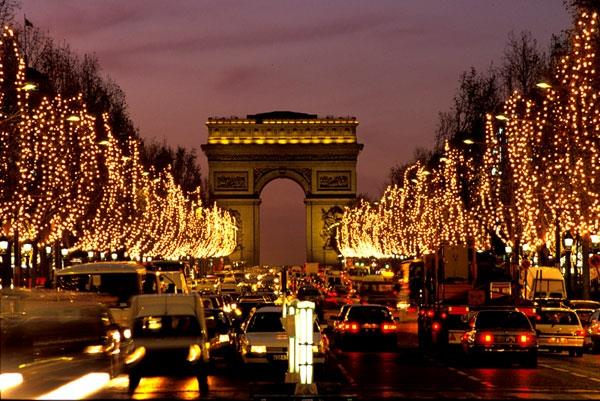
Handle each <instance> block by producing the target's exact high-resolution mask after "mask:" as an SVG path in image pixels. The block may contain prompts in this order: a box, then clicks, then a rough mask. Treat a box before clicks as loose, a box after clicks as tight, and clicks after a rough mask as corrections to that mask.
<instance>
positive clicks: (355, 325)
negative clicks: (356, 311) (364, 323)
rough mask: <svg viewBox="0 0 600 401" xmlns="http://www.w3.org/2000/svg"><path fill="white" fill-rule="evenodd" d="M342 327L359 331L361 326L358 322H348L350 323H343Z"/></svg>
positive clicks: (351, 330)
mask: <svg viewBox="0 0 600 401" xmlns="http://www.w3.org/2000/svg"><path fill="white" fill-rule="evenodd" d="M341 328H342V330H347V331H349V332H351V333H358V330H359V329H360V326H359V324H358V323H354V322H348V323H342V325H341Z"/></svg>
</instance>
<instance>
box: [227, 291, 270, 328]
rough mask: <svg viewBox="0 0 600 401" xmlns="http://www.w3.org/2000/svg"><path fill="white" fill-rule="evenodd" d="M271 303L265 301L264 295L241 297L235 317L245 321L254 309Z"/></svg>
mask: <svg viewBox="0 0 600 401" xmlns="http://www.w3.org/2000/svg"><path fill="white" fill-rule="evenodd" d="M266 303H271V302H270V301H269V300H267V299H265V297H263V296H262V295H251V296H244V297H241V298H240V299H239V300H238V302H237V309H236V312H235V315H236V316H237V319H238V320H239V321H242V322H243V321H245V320H246V319H247V318H248V316H249V315H250V311H251V310H252V308H256V307H258V306H260V305H264V304H266Z"/></svg>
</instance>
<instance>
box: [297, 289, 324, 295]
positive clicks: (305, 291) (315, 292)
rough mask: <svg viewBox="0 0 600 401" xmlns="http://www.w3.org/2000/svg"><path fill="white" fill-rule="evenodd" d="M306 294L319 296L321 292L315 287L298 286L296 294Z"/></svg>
mask: <svg viewBox="0 0 600 401" xmlns="http://www.w3.org/2000/svg"><path fill="white" fill-rule="evenodd" d="M307 295H308V296H319V295H321V293H320V292H319V290H317V289H316V288H311V287H304V288H300V291H298V296H300V297H302V296H307Z"/></svg>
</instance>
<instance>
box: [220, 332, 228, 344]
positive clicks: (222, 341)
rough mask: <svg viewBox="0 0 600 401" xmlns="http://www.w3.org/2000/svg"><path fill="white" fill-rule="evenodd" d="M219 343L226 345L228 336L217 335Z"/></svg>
mask: <svg viewBox="0 0 600 401" xmlns="http://www.w3.org/2000/svg"><path fill="white" fill-rule="evenodd" d="M219 342H220V343H228V342H229V334H219Z"/></svg>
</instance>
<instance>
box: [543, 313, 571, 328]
mask: <svg viewBox="0 0 600 401" xmlns="http://www.w3.org/2000/svg"><path fill="white" fill-rule="evenodd" d="M540 317H541V318H540V320H539V321H538V324H540V323H541V324H565V325H578V324H579V320H578V319H577V315H576V314H575V312H569V311H543V312H542V314H541V316H540Z"/></svg>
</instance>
